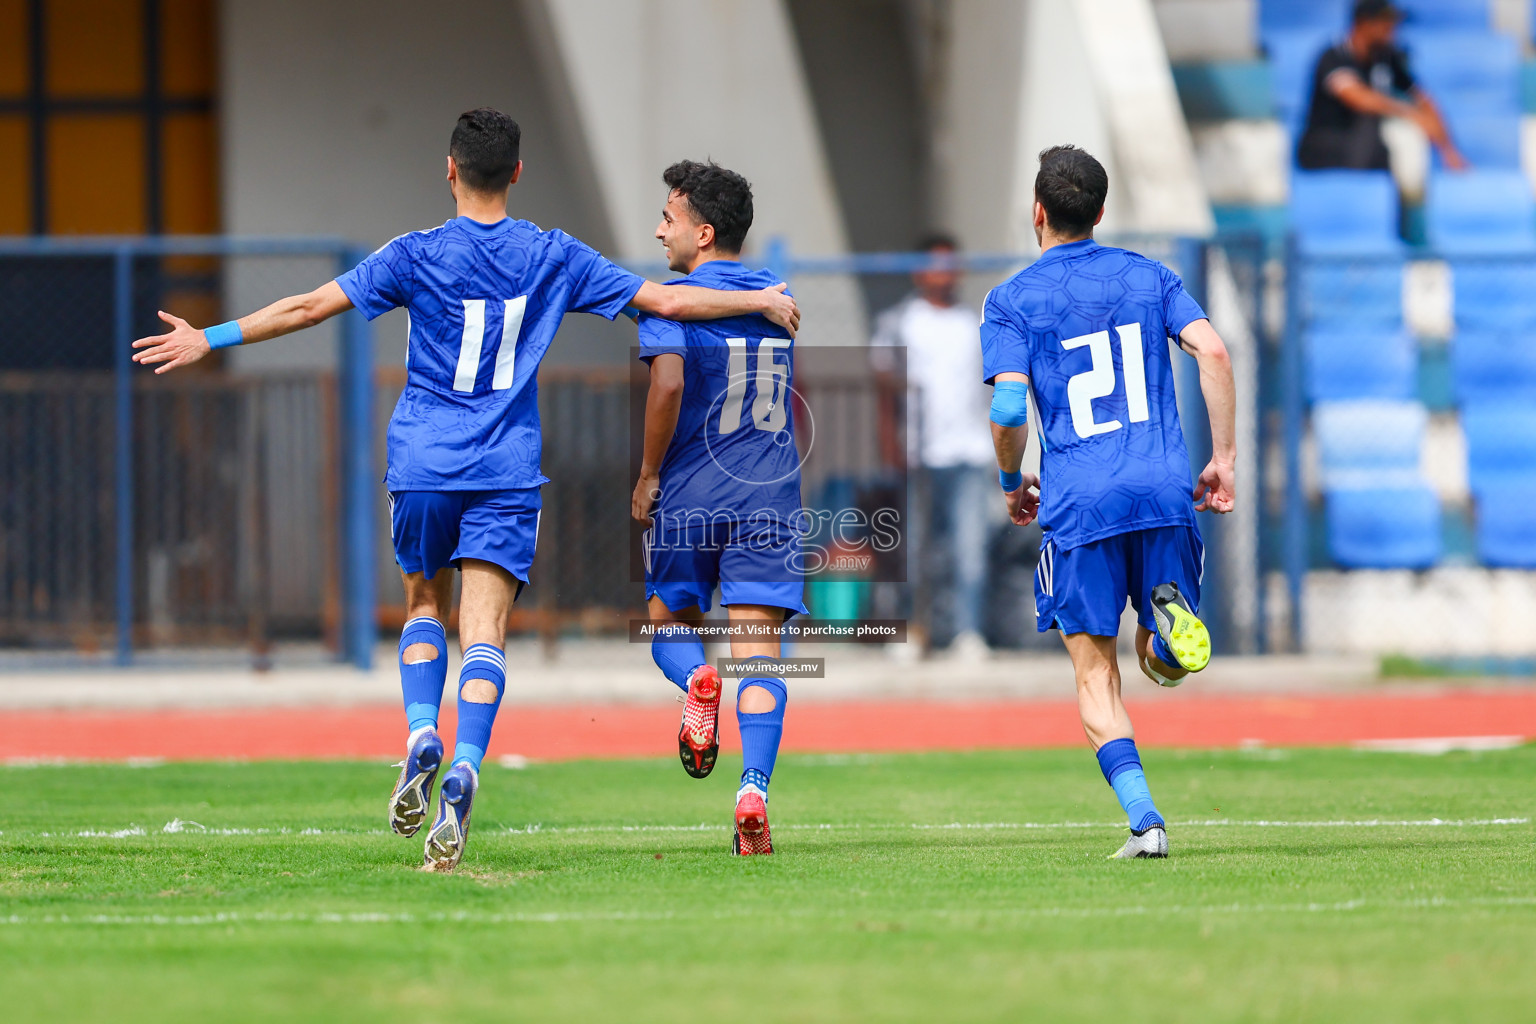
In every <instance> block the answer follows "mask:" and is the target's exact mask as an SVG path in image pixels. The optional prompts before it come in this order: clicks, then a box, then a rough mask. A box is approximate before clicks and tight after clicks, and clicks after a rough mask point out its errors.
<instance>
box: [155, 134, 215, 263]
mask: <svg viewBox="0 0 1536 1024" xmlns="http://www.w3.org/2000/svg"><path fill="white" fill-rule="evenodd" d="M217 144H218V140H217V136H216V134H215V130H214V123H213V117H212V116H211V115H209V114H178V115H174V116H172V117H167V118H166V119H165V122H164V125H163V126H162V134H161V153H162V154H163V157H164V159H163V167H164V172H163V174H164V177H163V178H162V186H163V188H164V192H163V193H162V197H161V204H162V205H161V209H162V210H163V211H164V217H165V231H166V233H167V234H172V235H206V234H213V233H214V232H217V231H218V229H219V193H218V160H217V154H218V150H217Z"/></svg>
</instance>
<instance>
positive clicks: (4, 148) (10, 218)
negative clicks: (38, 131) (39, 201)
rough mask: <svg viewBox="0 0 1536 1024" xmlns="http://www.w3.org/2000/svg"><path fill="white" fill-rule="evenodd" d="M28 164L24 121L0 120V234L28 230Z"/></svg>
mask: <svg viewBox="0 0 1536 1024" xmlns="http://www.w3.org/2000/svg"><path fill="white" fill-rule="evenodd" d="M31 161H32V146H31V134H30V132H29V131H28V124H27V119H26V118H24V117H0V235H24V234H26V233H27V232H29V231H31V230H32V184H31V182H32V174H31Z"/></svg>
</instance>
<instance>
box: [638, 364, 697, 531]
mask: <svg viewBox="0 0 1536 1024" xmlns="http://www.w3.org/2000/svg"><path fill="white" fill-rule="evenodd" d="M683 383H684V381H683V357H682V356H680V355H678V354H676V353H675V352H664V353H662V354H661V355H658V356H656V357H655V358H654V359H652V360H651V387H650V390H649V391H647V392H646V395H645V446H644V451H643V453H642V455H641V456H640V479H639V480H637V481H635V493H634V494H633V495H632V496H631V497H630V500H629V514H630V515H631V516H633V517H634V518H635V519H637V520H639V521H640V522H642V523H649V522H650V521H651V508H652V507H653V506H655V504H656V498H657V496H658V495H659V494H660V493H661V460H662V459H664V458H665V457H666V454H667V447H668V446H669V445H670V444H671V443H672V435H673V434H674V433H676V432H677V415H678V411H679V410H681V409H682V407H683Z"/></svg>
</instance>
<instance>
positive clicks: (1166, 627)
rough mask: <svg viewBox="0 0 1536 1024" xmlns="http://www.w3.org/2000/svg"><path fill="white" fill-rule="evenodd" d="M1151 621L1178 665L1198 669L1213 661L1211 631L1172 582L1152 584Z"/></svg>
mask: <svg viewBox="0 0 1536 1024" xmlns="http://www.w3.org/2000/svg"><path fill="white" fill-rule="evenodd" d="M1152 621H1154V622H1156V623H1157V635H1158V636H1160V637H1162V638H1163V643H1164V644H1165V645H1167V647H1168V649H1169V650H1170V651H1172V652H1173V656H1174V657H1175V658H1177V659H1178V661H1179V665H1180V666H1181V667H1182V668H1184V669H1185V670H1186V671H1189V672H1199V671H1200V670H1201V669H1203V668H1205V666H1206V665H1209V664H1210V662H1211V634H1210V631H1209V630H1207V629H1206V628H1205V623H1203V622H1201V621H1200V617H1199V616H1197V615H1196V614H1195V613H1194V612H1192V611H1190V609H1189V605H1188V603H1186V602H1185V600H1184V595H1183V594H1180V593H1179V588H1178V587H1177V586H1175V585H1174V584H1172V583H1164V584H1162V585H1160V586H1157V587H1153V588H1152Z"/></svg>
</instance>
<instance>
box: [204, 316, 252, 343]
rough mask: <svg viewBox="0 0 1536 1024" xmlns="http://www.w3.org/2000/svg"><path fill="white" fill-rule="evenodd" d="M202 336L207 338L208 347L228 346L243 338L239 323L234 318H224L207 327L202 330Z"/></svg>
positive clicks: (239, 341)
mask: <svg viewBox="0 0 1536 1024" xmlns="http://www.w3.org/2000/svg"><path fill="white" fill-rule="evenodd" d="M203 337H205V338H207V339H208V347H209V348H229V347H230V346H231V345H238V344H240V343H241V342H242V341H244V340H245V336H244V335H242V334H241V333H240V325H239V324H238V323H236V322H235V321H234V320H226V321H225V322H224V323H222V324H215V325H214V326H212V327H209V328H207V329H206V330H204V331H203Z"/></svg>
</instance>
